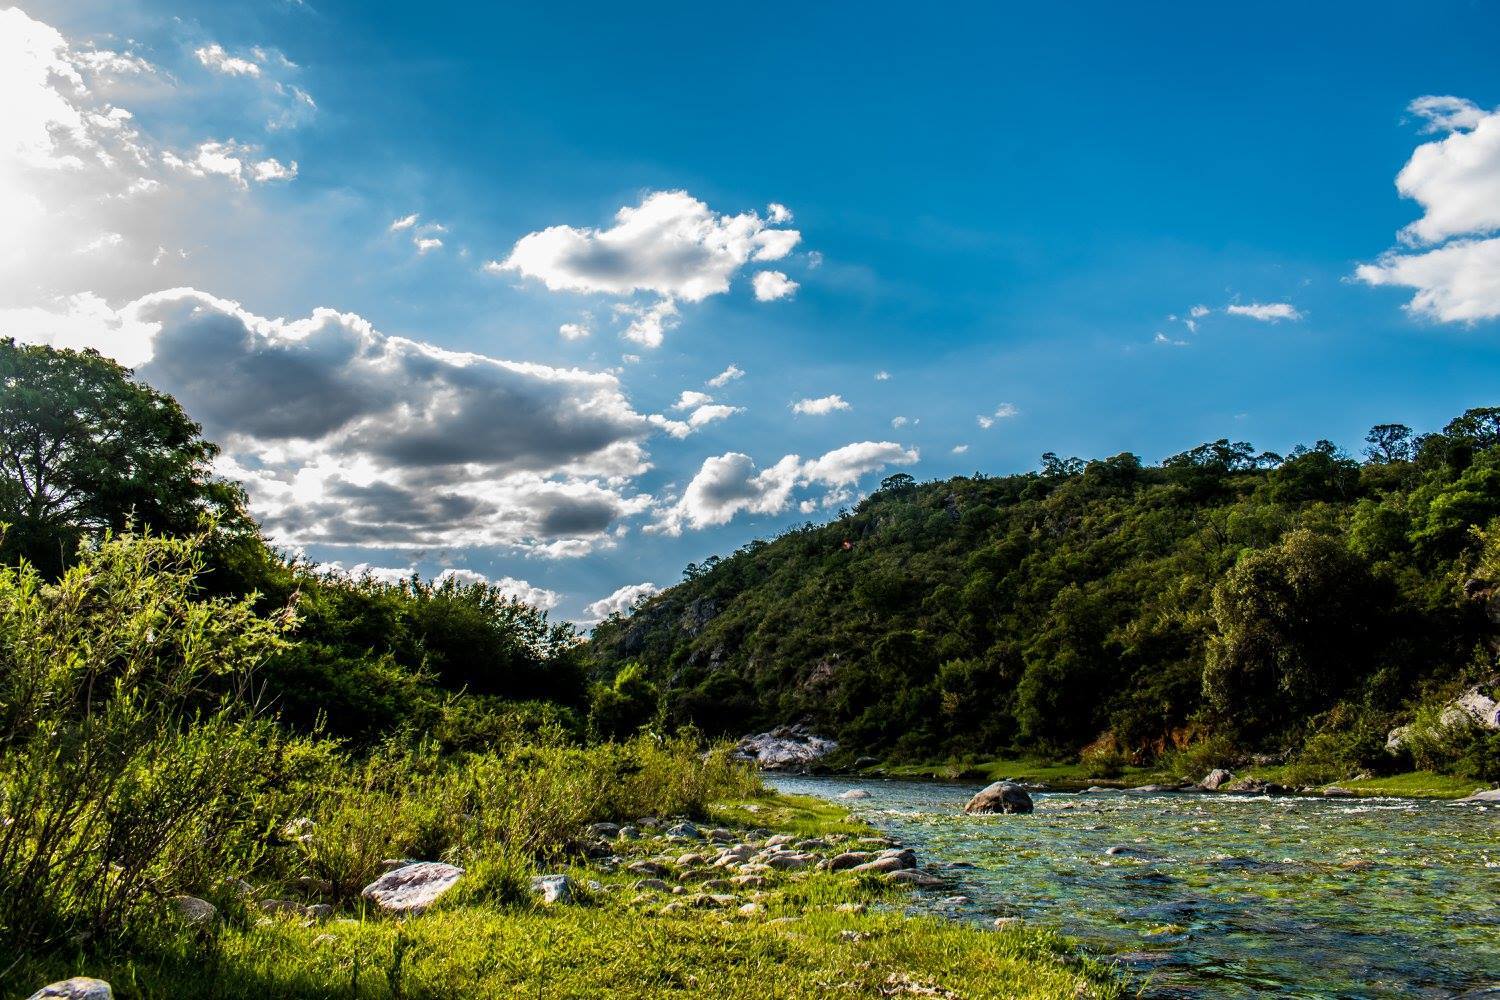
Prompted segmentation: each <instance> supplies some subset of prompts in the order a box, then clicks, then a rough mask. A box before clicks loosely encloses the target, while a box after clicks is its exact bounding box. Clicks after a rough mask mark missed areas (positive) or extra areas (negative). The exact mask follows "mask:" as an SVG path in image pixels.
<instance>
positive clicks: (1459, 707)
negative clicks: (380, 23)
mask: <svg viewBox="0 0 1500 1000" xmlns="http://www.w3.org/2000/svg"><path fill="white" fill-rule="evenodd" d="M1438 724H1439V725H1441V726H1443V727H1445V728H1449V729H1451V728H1455V727H1458V726H1478V727H1479V728H1480V729H1484V730H1488V731H1491V732H1494V731H1500V677H1491V678H1490V679H1489V680H1487V681H1484V682H1482V683H1479V684H1475V685H1474V686H1472V687H1470V688H1468V689H1467V690H1465V691H1464V692H1463V693H1462V694H1460V695H1459V696H1458V697H1457V698H1454V699H1453V700H1452V701H1450V702H1448V704H1446V705H1444V706H1443V710H1442V711H1441V712H1440V713H1438ZM1410 733H1411V726H1397V727H1396V728H1395V729H1392V730H1391V731H1390V733H1389V734H1388V735H1387V736H1386V740H1385V748H1386V750H1387V751H1388V752H1390V753H1399V752H1400V751H1402V750H1404V749H1405V748H1406V743H1407V739H1408V736H1409V734H1410Z"/></svg>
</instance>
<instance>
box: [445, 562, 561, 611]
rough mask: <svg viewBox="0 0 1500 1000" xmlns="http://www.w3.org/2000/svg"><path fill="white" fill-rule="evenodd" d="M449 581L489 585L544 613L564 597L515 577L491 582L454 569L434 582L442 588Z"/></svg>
mask: <svg viewBox="0 0 1500 1000" xmlns="http://www.w3.org/2000/svg"><path fill="white" fill-rule="evenodd" d="M449 580H454V581H456V582H457V583H460V584H476V583H487V584H489V585H490V587H491V588H493V589H494V590H497V591H499V592H500V593H501V594H503V595H505V596H506V597H509V598H510V599H511V600H513V601H520V602H521V603H522V604H529V605H531V606H532V607H534V608H541V609H542V610H544V611H550V610H552V609H553V608H555V607H557V606H558V604H560V603H562V595H561V594H559V593H558V592H557V591H555V590H548V589H547V588H546V587H537V586H534V585H532V584H530V583H527V582H526V581H525V580H518V579H516V578H515V577H513V576H502V577H500V579H498V580H491V579H490V578H489V577H487V576H485V575H484V574H483V573H480V572H478V571H477V570H472V569H462V568H458V567H454V568H450V569H445V570H443V571H442V572H441V573H439V574H438V575H437V577H436V578H435V579H434V580H433V582H434V583H436V584H437V585H438V586H440V587H441V586H442V585H443V584H445V583H447V582H448V581H449Z"/></svg>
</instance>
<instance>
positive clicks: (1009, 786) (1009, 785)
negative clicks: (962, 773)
mask: <svg viewBox="0 0 1500 1000" xmlns="http://www.w3.org/2000/svg"><path fill="white" fill-rule="evenodd" d="M1033 808H1035V807H1034V806H1033V805H1032V802H1031V796H1030V795H1027V794H1026V789H1024V788H1022V787H1021V786H1020V785H1017V784H1015V783H1014V782H1010V781H997V782H995V783H994V784H992V785H989V786H987V787H985V788H982V789H980V790H979V791H978V792H976V793H975V794H974V797H973V798H972V799H970V800H969V804H968V805H966V806H964V812H966V813H973V814H985V813H1029V812H1031V811H1032V809H1033Z"/></svg>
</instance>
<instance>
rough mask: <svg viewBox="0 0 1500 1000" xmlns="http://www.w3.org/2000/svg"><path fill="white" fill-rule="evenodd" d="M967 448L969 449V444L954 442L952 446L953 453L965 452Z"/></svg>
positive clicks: (960, 453)
mask: <svg viewBox="0 0 1500 1000" xmlns="http://www.w3.org/2000/svg"><path fill="white" fill-rule="evenodd" d="M968 450H969V446H968V445H966V444H956V445H954V446H953V454H955V455H962V454H963V453H964V452H966V451H968Z"/></svg>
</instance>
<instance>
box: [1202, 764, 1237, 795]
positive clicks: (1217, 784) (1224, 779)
mask: <svg viewBox="0 0 1500 1000" xmlns="http://www.w3.org/2000/svg"><path fill="white" fill-rule="evenodd" d="M1233 780H1234V775H1233V774H1232V773H1231V772H1229V771H1226V770H1224V769H1223V768H1222V767H1216V768H1214V769H1213V770H1212V771H1209V772H1208V774H1206V775H1204V776H1203V780H1202V781H1200V782H1198V784H1199V785H1201V786H1203V787H1204V788H1206V789H1208V790H1209V791H1210V792H1217V791H1218V790H1219V789H1220V788H1221V787H1223V786H1224V785H1226V784H1228V783H1229V782H1231V781H1233Z"/></svg>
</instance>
